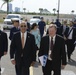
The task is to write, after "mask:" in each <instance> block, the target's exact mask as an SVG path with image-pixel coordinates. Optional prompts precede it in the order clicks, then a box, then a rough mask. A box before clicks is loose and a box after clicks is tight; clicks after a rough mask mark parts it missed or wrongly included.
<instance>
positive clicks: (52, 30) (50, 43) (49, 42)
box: [39, 24, 66, 75]
mask: <svg viewBox="0 0 76 75" xmlns="http://www.w3.org/2000/svg"><path fill="white" fill-rule="evenodd" d="M56 31H57V26H56V25H55V24H51V25H50V26H49V35H46V36H44V37H42V39H41V45H40V50H39V57H40V56H42V55H47V62H46V65H45V66H42V70H43V75H52V74H51V72H52V71H53V75H61V68H65V65H66V52H65V42H64V39H63V38H62V37H61V36H59V35H58V34H56Z"/></svg>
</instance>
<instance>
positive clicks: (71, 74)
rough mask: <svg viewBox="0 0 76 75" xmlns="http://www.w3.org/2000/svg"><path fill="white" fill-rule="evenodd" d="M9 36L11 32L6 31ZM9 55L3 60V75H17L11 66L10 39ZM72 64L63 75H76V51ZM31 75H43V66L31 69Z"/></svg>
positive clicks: (70, 63)
mask: <svg viewBox="0 0 76 75" xmlns="http://www.w3.org/2000/svg"><path fill="white" fill-rule="evenodd" d="M5 32H6V33H7V35H8V36H9V31H5ZM8 42H9V46H8V54H7V55H5V56H3V57H2V59H1V67H2V71H1V72H2V75H16V74H15V69H14V65H12V64H11V61H10V56H9V49H10V40H9V39H8ZM72 59H73V61H72V62H68V64H67V66H66V67H65V69H64V70H62V75H76V49H75V51H74V52H73V54H72ZM30 75H42V69H41V65H38V63H36V65H35V67H31V68H30Z"/></svg>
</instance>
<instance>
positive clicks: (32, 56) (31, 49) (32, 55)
mask: <svg viewBox="0 0 76 75" xmlns="http://www.w3.org/2000/svg"><path fill="white" fill-rule="evenodd" d="M22 54H23V61H24V65H25V67H29V66H30V64H31V62H32V61H35V60H36V50H35V38H34V36H33V35H32V34H30V33H28V32H27V37H26V43H25V46H24V49H22V43H21V33H20V32H17V33H16V34H14V36H13V39H12V41H11V46H10V58H11V59H12V58H14V55H15V60H16V65H18V64H20V62H21V55H22Z"/></svg>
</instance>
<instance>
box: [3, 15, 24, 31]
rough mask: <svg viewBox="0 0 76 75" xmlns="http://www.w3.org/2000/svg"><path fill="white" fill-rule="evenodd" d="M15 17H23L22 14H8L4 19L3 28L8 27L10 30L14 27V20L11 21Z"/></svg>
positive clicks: (20, 18)
mask: <svg viewBox="0 0 76 75" xmlns="http://www.w3.org/2000/svg"><path fill="white" fill-rule="evenodd" d="M13 18H18V19H19V21H21V20H22V19H23V18H22V17H21V15H20V14H8V15H7V16H6V18H5V19H4V25H3V30H6V29H7V30H10V29H11V28H12V27H13V25H12V21H11V19H13Z"/></svg>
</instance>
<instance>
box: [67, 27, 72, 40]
mask: <svg viewBox="0 0 76 75" xmlns="http://www.w3.org/2000/svg"><path fill="white" fill-rule="evenodd" d="M71 29H72V27H70V30H71ZM70 30H69V32H70ZM72 34H73V29H72V30H71V32H70V34H69V36H68V39H70V40H71V39H72Z"/></svg>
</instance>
